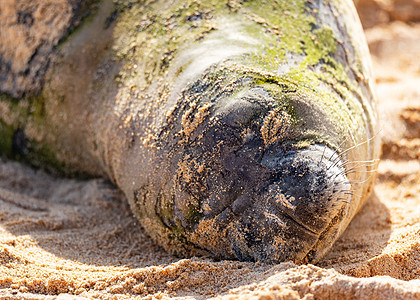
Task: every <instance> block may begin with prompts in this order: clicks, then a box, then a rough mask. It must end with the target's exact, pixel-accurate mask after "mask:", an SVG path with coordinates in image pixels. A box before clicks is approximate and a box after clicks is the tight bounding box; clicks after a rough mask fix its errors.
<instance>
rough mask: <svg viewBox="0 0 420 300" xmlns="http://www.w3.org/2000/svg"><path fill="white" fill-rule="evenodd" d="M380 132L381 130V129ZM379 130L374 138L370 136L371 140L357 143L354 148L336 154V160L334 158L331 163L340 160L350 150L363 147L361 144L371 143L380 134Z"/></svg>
mask: <svg viewBox="0 0 420 300" xmlns="http://www.w3.org/2000/svg"><path fill="white" fill-rule="evenodd" d="M381 130H382V129H381ZM381 130H379V131H378V132H377V133H376V134H375V135H374V136H372V137H371V138H369V139H367V140H366V141H364V142H361V143H358V144H356V145H354V146H351V147H349V148H348V149H346V150H344V151H343V152H341V153H338V157H337V158H335V159H334V161H332V162H335V161H336V160H337V159H338V158H341V157H342V156H343V155H344V154H346V153H347V152H349V151H350V150H352V149H354V148H357V147H359V146H361V145H363V144H366V143H368V142H370V141H372V140H374V139H375V138H376V137H377V136H378V135H379V133H380V132H381Z"/></svg>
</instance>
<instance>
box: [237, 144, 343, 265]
mask: <svg viewBox="0 0 420 300" xmlns="http://www.w3.org/2000/svg"><path fill="white" fill-rule="evenodd" d="M261 164H263V165H265V166H266V167H267V168H268V169H269V170H270V171H271V174H272V175H271V179H270V180H269V184H268V185H267V187H266V188H265V189H264V191H262V193H260V194H259V195H258V196H256V197H257V198H258V199H256V201H254V205H253V206H252V207H249V208H248V209H247V210H245V211H244V213H243V214H242V216H241V217H240V218H239V219H238V220H237V223H236V226H234V229H233V230H231V231H230V234H229V236H230V238H231V240H232V245H233V249H234V251H235V254H236V256H237V257H238V258H239V259H242V260H262V261H273V262H279V261H285V260H294V261H297V262H299V261H307V260H309V261H311V260H312V261H313V260H314V259H316V258H317V257H318V255H317V254H316V253H317V251H318V249H317V245H321V244H322V245H324V244H325V243H324V241H323V240H324V239H328V240H329V243H330V244H332V242H333V240H335V239H336V238H337V236H338V234H339V233H340V232H341V230H340V221H341V220H342V219H343V218H344V217H345V215H346V214H347V208H348V202H349V190H350V183H349V181H348V180H347V178H346V175H345V170H344V168H343V166H342V163H341V161H340V158H339V157H338V155H337V154H335V152H334V151H333V150H332V149H331V148H329V147H327V146H324V145H312V146H309V147H308V148H305V149H299V150H292V151H288V152H286V153H282V152H279V153H276V152H275V151H267V152H266V153H265V154H264V156H263V158H262V161H261ZM325 233H328V234H325ZM320 250H321V249H320ZM326 250H327V249H325V248H322V250H321V251H323V253H324V252H325V251H326Z"/></svg>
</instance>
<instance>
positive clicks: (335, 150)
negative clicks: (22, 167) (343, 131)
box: [328, 135, 349, 161]
mask: <svg viewBox="0 0 420 300" xmlns="http://www.w3.org/2000/svg"><path fill="white" fill-rule="evenodd" d="M348 138H349V135H348V136H347V137H346V138H345V139H344V141H342V142H341V143H340V145H338V147H337V149H340V148H341V146H343V145H344V143H345V142H347V139H348ZM337 149H334V152H333V154H331V157H330V158H329V159H328V160H330V161H331V158H333V156H334V155H335V154H336V155H337V156H339V154H338V152H337Z"/></svg>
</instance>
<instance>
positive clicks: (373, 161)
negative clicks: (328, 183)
mask: <svg viewBox="0 0 420 300" xmlns="http://www.w3.org/2000/svg"><path fill="white" fill-rule="evenodd" d="M378 161H379V159H372V160H356V161H347V162H346V163H343V164H342V165H341V166H342V167H344V166H347V165H349V164H355V163H363V164H365V165H361V166H373V165H374V164H375V163H377V162H378Z"/></svg>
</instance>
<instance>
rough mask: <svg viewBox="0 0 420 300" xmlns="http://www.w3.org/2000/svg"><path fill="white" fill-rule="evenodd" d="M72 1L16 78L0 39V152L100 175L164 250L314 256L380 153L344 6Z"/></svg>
mask: <svg viewBox="0 0 420 300" xmlns="http://www.w3.org/2000/svg"><path fill="white" fill-rule="evenodd" d="M51 1H53V0H51ZM70 2H71V1H68V3H70ZM39 3H41V2H39V1H38V2H37V1H35V4H33V5H32V6H31V7H34V5H35V7H36V5H41V4H39ZM71 3H73V5H76V6H77V2H74V1H73V2H71ZM75 3H76V4H75ZM87 3H88V4H89V3H91V4H92V5H93V6H92V7H91V8H88V9H87V11H89V12H90V16H88V17H86V18H79V19H78V20H79V24H76V25H74V24H73V23H72V22H73V21H72V20H75V19H77V16H78V12H80V11H83V10H80V9H70V10H69V11H70V13H71V14H73V17H71V18H70V17H69V18H68V19H67V20H68V22H67V23H66V24H67V25H65V26H64V25H63V26H62V27H60V30H61V31H60V32H59V33H57V32H55V31H54V29H53V28H50V29H49V30H50V31H51V32H49V31H48V30H47V31H45V32H44V34H45V35H46V36H50V37H54V39H52V38H51V39H47V38H45V39H43V38H39V39H38V40H37V41H40V44H39V45H40V46H39V47H38V48H37V49H35V50H33V49H32V50H31V49H29V50H31V51H33V53H32V55H29V56H28V57H29V60H28V64H29V65H26V66H25V68H23V69H22V70H23V72H20V71H19V69H18V68H17V69H16V66H17V65H18V64H19V61H18V59H19V57H17V56H11V55H9V56H7V55H6V54H7V53H9V54H10V51H11V50H10V46H9V49H8V48H7V47H8V45H9V44H8V43H2V44H3V48H1V49H2V52H0V58H1V59H0V64H1V65H2V70H6V72H5V74H3V76H2V77H1V78H0V87H1V91H2V94H1V98H0V99H1V100H0V104H1V105H0V109H1V110H0V112H1V114H0V125H1V126H0V135H1V136H2V139H1V147H0V149H1V150H2V151H3V153H6V154H8V155H9V156H11V157H15V158H19V159H21V160H25V161H29V162H30V163H32V164H34V165H38V166H40V165H42V166H44V167H46V168H49V169H52V170H61V171H62V172H64V173H66V174H73V175H75V174H76V175H77V174H80V175H89V176H107V177H108V178H109V179H110V180H112V182H114V183H115V185H116V186H118V187H119V188H120V189H121V190H122V191H123V192H124V194H125V196H126V198H127V199H128V201H129V203H130V206H131V208H132V211H133V213H134V214H135V215H136V217H137V218H138V219H139V221H140V223H141V225H142V226H143V227H144V229H145V230H146V232H147V233H148V234H149V235H150V236H151V237H152V238H153V240H155V241H156V242H157V243H158V244H160V245H162V246H163V247H164V248H165V249H166V250H168V251H170V252H171V253H174V254H176V255H180V256H191V255H211V256H213V257H215V258H218V259H239V260H248V261H264V262H274V263H276V262H281V261H285V260H293V261H295V262H297V263H306V262H316V261H318V260H319V259H320V258H321V257H322V256H323V255H324V254H325V253H326V251H327V250H328V249H329V248H330V247H331V245H332V244H333V242H334V241H335V240H336V239H337V238H338V237H339V236H340V234H341V233H342V232H343V231H344V230H345V228H346V227H347V225H348V224H349V222H350V221H351V219H352V218H353V216H354V215H355V214H356V213H357V211H358V210H359V209H360V207H361V206H362V205H363V203H364V202H365V200H366V198H367V197H368V195H369V193H370V192H371V190H372V185H373V182H374V178H375V176H374V175H375V170H376V166H377V160H378V153H379V151H378V141H377V135H376V133H377V121H376V120H377V117H376V111H375V104H374V97H373V94H372V79H371V78H372V77H371V73H370V61H369V54H368V50H367V45H366V41H365V40H364V37H363V32H362V29H361V26H360V22H359V20H358V17H357V14H356V12H355V9H354V7H353V4H352V1H350V0H347V1H332V0H331V1H309V0H295V1H271V0H267V1H252V0H250V1H240V0H224V1H222V0H210V1H199V0H171V1H167V0H157V1H123V0H116V1H114V2H112V1H108V0H103V1H87ZM88 7H89V5H88ZM73 8H74V6H73ZM76 8H77V7H76ZM9 11H10V10H9ZM85 11H86V9H85ZM30 16H31V15H28V16H27V19H28V20H31V17H30ZM75 16H76V17H75ZM25 20H26V19H25V18H23V21H22V22H24V21H25ZM31 22H32V21H31ZM31 22H29V23H28V24H26V25H25V26H26V27H24V28H31V26H35V25H31V24H30V23H31ZM36 22H37V19H34V21H33V24H37V23H36ZM72 24H73V25H74V26H73V25H72ZM10 26H11V25H10ZM28 30H29V29H28ZM40 32H41V34H42V33H43V31H40ZM32 34H34V33H32ZM2 38H4V37H2ZM43 41H44V42H43ZM10 43H11V44H12V45H13V40H11V42H10ZM19 46H20V47H25V45H23V46H22V45H21V44H19ZM18 50H19V51H20V50H21V49H20V48H19V49H18ZM29 50H28V51H29ZM7 51H9V52H7ZM29 53H31V52H29ZM31 57H32V59H30V58H31ZM15 69H16V70H17V71H16V72H14V71H13V70H15ZM19 82H23V83H28V82H29V83H30V84H27V85H19Z"/></svg>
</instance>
